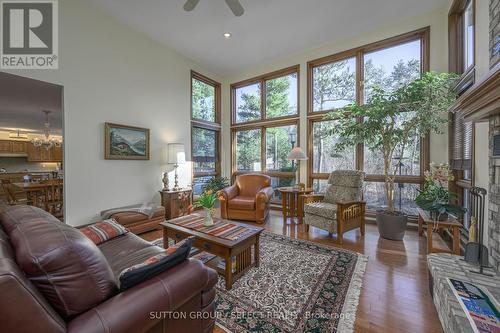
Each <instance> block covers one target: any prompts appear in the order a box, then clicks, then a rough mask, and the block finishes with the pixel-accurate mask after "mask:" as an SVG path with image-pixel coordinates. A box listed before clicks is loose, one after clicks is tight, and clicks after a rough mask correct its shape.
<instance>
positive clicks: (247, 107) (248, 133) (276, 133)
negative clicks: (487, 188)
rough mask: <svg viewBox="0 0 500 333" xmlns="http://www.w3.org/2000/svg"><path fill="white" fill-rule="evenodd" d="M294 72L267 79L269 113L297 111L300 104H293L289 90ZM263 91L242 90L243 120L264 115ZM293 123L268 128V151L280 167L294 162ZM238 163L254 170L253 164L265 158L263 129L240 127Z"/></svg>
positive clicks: (240, 110) (240, 118) (240, 115)
mask: <svg viewBox="0 0 500 333" xmlns="http://www.w3.org/2000/svg"><path fill="white" fill-rule="evenodd" d="M294 78H295V77H294V76H293V75H288V76H283V77H278V78H276V79H272V80H268V81H266V95H265V98H266V116H267V118H274V117H281V116H286V115H289V114H293V113H295V112H296V111H297V110H296V105H290V101H289V98H288V94H289V91H290V86H291V84H290V80H291V79H294ZM260 108H261V105H260V95H259V96H256V95H253V94H247V93H242V94H241V102H240V105H238V109H237V115H238V121H239V122H247V121H252V120H257V119H260V115H261V110H260ZM292 127H293V126H281V127H274V128H268V129H267V130H266V143H267V144H266V155H267V156H268V158H271V159H273V164H274V165H277V166H279V167H280V169H282V168H284V167H290V165H291V162H290V161H288V160H287V156H288V153H289V152H290V150H291V149H292V147H291V143H290V132H291V131H292V130H293V129H294V128H295V127H293V128H292ZM236 147H237V153H236V155H237V161H236V162H237V167H238V170H253V164H254V163H258V162H260V163H261V164H263V163H265V162H266V161H261V156H260V154H261V130H260V129H253V130H245V131H238V132H237V134H236Z"/></svg>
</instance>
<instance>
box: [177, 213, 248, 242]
mask: <svg viewBox="0 0 500 333" xmlns="http://www.w3.org/2000/svg"><path fill="white" fill-rule="evenodd" d="M204 219H205V217H204V216H200V215H196V214H192V215H186V216H182V217H178V218H176V219H174V220H170V221H168V223H172V224H175V225H178V226H181V227H184V228H187V229H192V230H196V231H198V232H202V233H205V234H208V235H211V236H216V237H220V238H224V239H228V240H231V241H235V240H238V239H240V238H243V237H245V236H247V235H249V234H251V233H252V232H253V231H254V229H252V228H247V227H244V226H240V225H236V224H233V223H231V222H228V221H224V220H219V219H214V225H212V226H210V227H206V226H205V225H203V221H204Z"/></svg>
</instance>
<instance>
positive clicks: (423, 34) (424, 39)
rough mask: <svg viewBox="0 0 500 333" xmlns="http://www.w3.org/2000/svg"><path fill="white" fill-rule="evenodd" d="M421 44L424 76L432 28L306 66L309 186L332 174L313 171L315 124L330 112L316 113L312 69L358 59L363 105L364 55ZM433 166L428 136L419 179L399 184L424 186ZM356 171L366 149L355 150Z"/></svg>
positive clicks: (401, 178)
mask: <svg viewBox="0 0 500 333" xmlns="http://www.w3.org/2000/svg"><path fill="white" fill-rule="evenodd" d="M415 40H420V43H421V44H420V45H421V48H420V59H421V61H420V71H421V73H424V72H427V71H429V68H430V64H429V59H430V27H425V28H421V29H418V30H414V31H411V32H408V33H405V34H401V35H398V36H395V37H391V38H387V39H384V40H382V41H378V42H374V43H370V44H367V45H363V46H360V47H356V48H353V49H350V50H347V51H342V52H339V53H336V54H333V55H329V56H326V57H322V58H319V59H315V60H312V61H309V62H308V63H307V119H308V128H307V140H308V144H307V155H308V157H309V160H308V167H307V170H308V171H307V172H308V177H307V182H308V186H309V187H311V186H313V182H314V180H315V179H328V176H329V173H314V172H313V171H314V170H313V153H314V147H313V143H314V142H313V131H312V130H313V124H314V123H315V122H320V121H325V119H324V117H325V115H326V114H327V113H328V112H331V111H332V110H333V109H330V110H322V111H313V106H314V105H313V95H312V94H313V69H314V68H315V67H318V66H321V65H325V64H329V63H332V62H337V61H341V60H345V59H348V58H352V57H355V59H356V103H358V104H363V103H364V55H365V54H366V53H371V52H375V51H380V50H384V49H387V48H390V47H393V46H397V45H400V44H404V43H407V42H411V41H415ZM359 121H362V119H359ZM429 163H430V136H429V135H426V136H425V137H424V138H423V139H422V140H421V143H420V175H419V176H396V178H395V181H396V183H410V184H420V185H422V184H423V181H424V171H425V170H427V169H428V168H429ZM355 166H356V169H358V170H364V145H363V144H358V145H357V146H356V163H355ZM365 180H366V181H367V182H383V181H385V179H384V176H383V175H373V174H368V175H366V178H365Z"/></svg>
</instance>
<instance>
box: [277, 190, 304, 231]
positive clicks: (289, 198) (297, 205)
mask: <svg viewBox="0 0 500 333" xmlns="http://www.w3.org/2000/svg"><path fill="white" fill-rule="evenodd" d="M277 190H278V191H279V192H280V193H281V205H282V206H283V207H282V209H283V223H284V224H286V223H287V220H288V218H290V220H291V221H292V222H293V221H294V220H295V217H297V218H298V224H302V219H303V218H304V200H303V195H304V194H310V193H312V192H313V189H312V188H304V189H298V188H293V187H279V188H278V189H277Z"/></svg>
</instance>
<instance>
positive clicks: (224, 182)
mask: <svg viewBox="0 0 500 333" xmlns="http://www.w3.org/2000/svg"><path fill="white" fill-rule="evenodd" d="M227 186H229V179H227V178H226V177H218V176H217V177H213V178H210V180H208V181H207V182H206V183H205V185H204V186H203V192H208V191H212V192H214V193H215V192H217V191H220V190H222V189H223V188H225V187H227Z"/></svg>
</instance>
